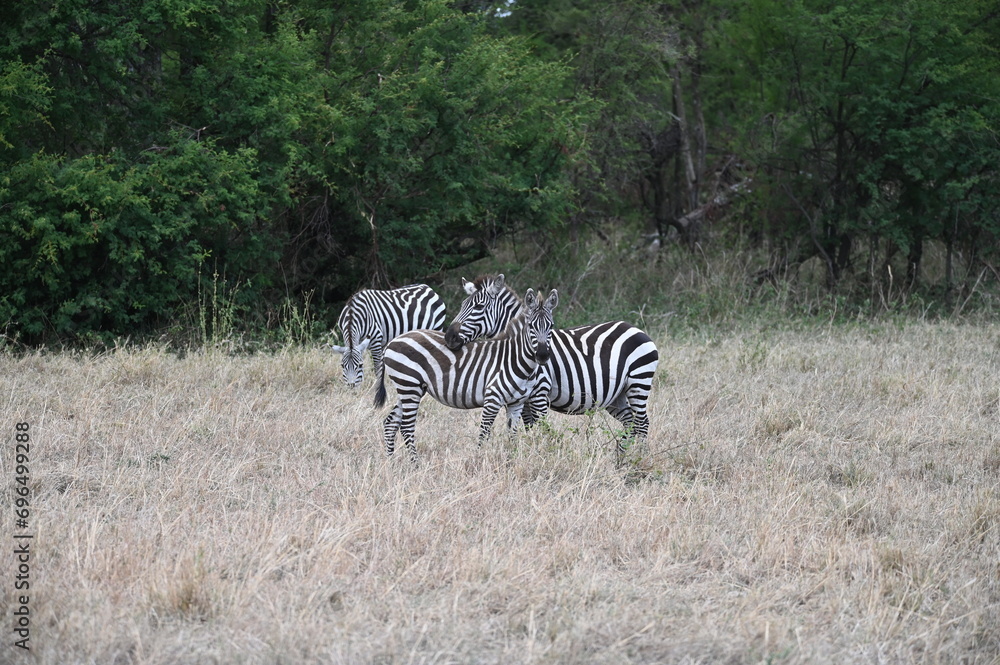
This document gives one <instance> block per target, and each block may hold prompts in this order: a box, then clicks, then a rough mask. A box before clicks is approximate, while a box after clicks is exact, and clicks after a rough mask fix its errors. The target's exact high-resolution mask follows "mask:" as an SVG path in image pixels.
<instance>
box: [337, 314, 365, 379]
mask: <svg viewBox="0 0 1000 665" xmlns="http://www.w3.org/2000/svg"><path fill="white" fill-rule="evenodd" d="M337 325H338V327H339V328H340V332H341V333H342V334H343V336H344V343H345V344H346V345H347V346H337V345H336V344H331V345H330V348H331V349H333V351H334V353H339V354H341V356H342V357H341V359H340V369H341V372H342V374H343V377H344V383H346V384H347V385H349V386H350V387H351V388H357V387H358V386H359V385H361V382H362V381H363V380H364V378H365V369H364V367H365V363H364V358H363V357H362V354H363V353H364V352H365V351H366V350H367V349H368V344H369V342H370V341H371V340H367V339H365V340H362V341H360V342H358V339H357V338H358V335H357V331H356V330H355V326H354V317H353V316H351V312H350V308H349V307H345V308H344V311H343V312H341V314H340V319H339V320H338V321H337Z"/></svg>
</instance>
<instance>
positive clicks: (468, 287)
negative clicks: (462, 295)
mask: <svg viewBox="0 0 1000 665" xmlns="http://www.w3.org/2000/svg"><path fill="white" fill-rule="evenodd" d="M462 288H463V289H465V292H466V293H467V294H468V295H470V296H471V295H472V294H473V293H475V292H476V290H477V289H476V284H475V282H470V281H469V280H467V279H465V278H464V277H463V278H462Z"/></svg>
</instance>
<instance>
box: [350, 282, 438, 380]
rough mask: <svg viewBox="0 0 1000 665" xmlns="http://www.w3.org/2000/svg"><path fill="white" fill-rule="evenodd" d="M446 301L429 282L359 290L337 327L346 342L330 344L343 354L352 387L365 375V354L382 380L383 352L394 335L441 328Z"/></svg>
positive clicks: (377, 377)
mask: <svg viewBox="0 0 1000 665" xmlns="http://www.w3.org/2000/svg"><path fill="white" fill-rule="evenodd" d="M444 310H445V307H444V301H443V300H442V299H441V297H440V296H439V295H438V294H436V293H434V290H433V289H431V287H429V286H427V285H426V284H411V285H410V286H403V287H400V288H398V289H392V290H390V291H377V290H374V289H366V290H364V291H358V292H357V293H355V294H354V295H353V296H351V297H350V299H349V300H348V301H347V304H346V305H344V309H343V311H342V312H341V313H340V318H339V319H338V320H337V327H339V328H340V332H341V335H343V338H344V346H336V345H331V348H332V349H333V350H334V351H336V352H337V353H340V354H343V358H342V359H341V362H340V366H341V368H342V369H343V374H344V381H345V382H346V383H347V385H349V386H351V387H352V388H355V387H357V386H358V385H359V384H360V383H361V381H362V380H363V379H364V362H363V359H362V354H364V352H365V350H366V349H367V350H368V351H370V352H371V354H372V363H373V365H374V370H375V381H376V383H381V381H382V374H383V372H384V370H383V368H382V354H383V352H384V350H385V346H386V344H388V343H389V342H390V341H391V340H392V339H393V338H394V337H398V336H399V335H402V334H403V333H405V332H409V331H411V330H420V329H425V328H426V329H432V330H441V329H442V328H443V327H444V321H445V311H444Z"/></svg>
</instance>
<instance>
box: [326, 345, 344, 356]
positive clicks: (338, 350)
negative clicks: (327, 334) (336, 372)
mask: <svg viewBox="0 0 1000 665" xmlns="http://www.w3.org/2000/svg"><path fill="white" fill-rule="evenodd" d="M329 346H330V349H332V350H333V352H334V353H339V354H341V355H343V354H345V353H347V347H346V346H337V345H336V344H330V345H329Z"/></svg>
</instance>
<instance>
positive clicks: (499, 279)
mask: <svg viewBox="0 0 1000 665" xmlns="http://www.w3.org/2000/svg"><path fill="white" fill-rule="evenodd" d="M503 287H504V280H503V273H500V274H499V275H497V276H496V277H494V278H493V280H492V281H491V282H490V295H494V296H498V295H500V292H501V291H503Z"/></svg>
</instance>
